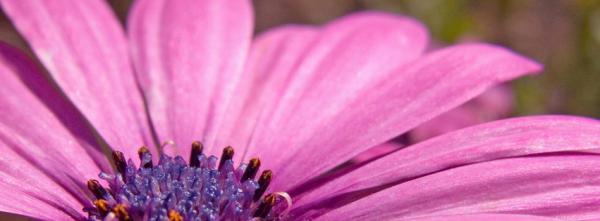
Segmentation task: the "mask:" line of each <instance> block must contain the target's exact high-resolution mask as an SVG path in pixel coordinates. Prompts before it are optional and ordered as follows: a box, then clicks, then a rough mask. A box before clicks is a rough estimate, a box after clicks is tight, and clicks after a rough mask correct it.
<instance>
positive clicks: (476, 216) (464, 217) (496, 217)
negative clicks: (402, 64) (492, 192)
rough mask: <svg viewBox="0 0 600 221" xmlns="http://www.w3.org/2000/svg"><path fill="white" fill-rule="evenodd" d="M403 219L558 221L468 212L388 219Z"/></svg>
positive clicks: (433, 220) (545, 218)
mask: <svg viewBox="0 0 600 221" xmlns="http://www.w3.org/2000/svg"><path fill="white" fill-rule="evenodd" d="M391 220H405V221H553V220H554V221H558V220H557V219H551V218H548V217H542V216H528V215H516V214H468V215H453V216H433V217H423V218H415V219H390V221H391Z"/></svg>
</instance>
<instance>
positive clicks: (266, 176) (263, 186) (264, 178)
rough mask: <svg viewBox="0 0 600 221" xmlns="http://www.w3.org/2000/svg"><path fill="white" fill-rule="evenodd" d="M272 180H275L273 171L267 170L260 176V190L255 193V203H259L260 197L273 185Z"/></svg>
mask: <svg viewBox="0 0 600 221" xmlns="http://www.w3.org/2000/svg"><path fill="white" fill-rule="evenodd" d="M271 178H273V172H272V171H271V170H265V171H263V172H262V174H260V178H258V189H256V191H255V192H254V201H258V200H259V199H260V197H261V196H262V195H263V194H264V193H265V191H267V187H269V184H270V183H271Z"/></svg>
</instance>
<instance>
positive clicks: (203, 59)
mask: <svg viewBox="0 0 600 221" xmlns="http://www.w3.org/2000/svg"><path fill="white" fill-rule="evenodd" d="M252 25H253V15H252V10H251V6H250V3H249V2H248V1H235V2H230V1H220V0H216V1H195V0H188V1H184V0H182V1H167V0H162V1H156V0H142V1H138V2H136V3H135V4H134V5H133V9H132V12H131V15H130V18H129V21H128V27H129V30H128V31H129V32H128V33H129V35H130V37H131V44H132V47H133V50H132V51H133V57H134V64H135V67H136V70H137V71H136V72H137V74H138V76H139V78H140V82H141V86H142V89H143V91H144V94H145V96H146V98H147V101H148V108H149V111H150V116H151V118H152V122H153V123H154V125H155V129H156V132H157V134H158V137H159V140H160V142H165V141H168V140H172V141H174V142H175V144H176V146H178V147H179V148H181V151H180V153H183V154H184V155H186V152H189V147H188V146H189V145H190V144H191V143H192V141H194V140H200V141H202V142H204V144H205V146H206V147H205V149H206V150H207V151H208V152H209V153H211V150H210V149H211V148H212V147H213V146H214V145H213V142H214V139H215V136H216V132H217V130H219V124H220V122H221V121H222V120H223V117H224V115H225V114H226V113H225V111H226V108H227V105H228V103H229V100H230V99H231V97H232V95H233V92H234V89H235V86H236V85H237V82H238V80H239V78H240V76H241V73H242V70H243V65H244V61H245V57H246V54H247V50H248V47H249V45H250V41H251V38H252ZM218 151H220V149H219V148H216V149H215V151H214V152H212V153H217V152H218Z"/></svg>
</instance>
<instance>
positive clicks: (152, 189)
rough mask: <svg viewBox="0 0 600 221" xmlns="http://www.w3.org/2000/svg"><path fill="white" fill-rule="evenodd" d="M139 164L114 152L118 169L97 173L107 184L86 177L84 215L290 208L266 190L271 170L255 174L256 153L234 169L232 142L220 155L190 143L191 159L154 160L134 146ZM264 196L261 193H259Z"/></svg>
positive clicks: (243, 213) (233, 216)
mask: <svg viewBox="0 0 600 221" xmlns="http://www.w3.org/2000/svg"><path fill="white" fill-rule="evenodd" d="M138 153H139V157H140V161H141V163H140V167H139V168H137V167H136V166H135V165H134V163H133V161H132V160H131V159H129V160H128V161H126V160H125V157H124V156H123V153H121V152H118V151H115V152H113V159H114V162H115V168H116V170H117V171H116V173H115V174H107V173H104V172H102V173H100V175H99V177H100V178H101V179H103V180H105V181H106V182H107V183H108V186H109V188H108V189H106V188H104V187H103V186H102V185H101V184H100V182H99V181H98V180H89V181H88V183H87V186H88V189H89V190H90V191H91V192H92V193H93V195H94V200H93V206H90V207H86V208H84V210H85V211H87V212H88V213H89V216H88V220H105V219H108V220H122V221H123V220H170V221H183V220H194V221H195V220H252V219H257V220H277V219H279V218H280V216H281V215H282V213H283V212H284V211H285V210H286V209H287V208H288V207H289V203H290V200H289V196H287V194H285V193H274V194H273V193H271V194H267V195H264V193H265V191H266V190H267V187H268V186H269V183H270V182H271V178H272V172H271V171H270V170H265V171H263V172H262V173H261V175H260V176H259V178H258V179H255V177H256V174H257V172H258V170H259V167H260V160H259V159H258V158H254V159H251V160H250V161H249V162H248V164H245V163H243V164H241V165H240V166H239V167H237V168H234V164H233V160H232V158H233V154H234V150H233V148H231V147H227V148H225V149H223V154H222V156H221V158H220V160H219V158H218V157H216V156H209V157H208V156H206V155H204V154H203V153H202V144H201V143H200V142H194V143H193V144H192V151H191V154H190V160H189V162H190V163H189V164H187V163H186V162H185V160H184V159H183V158H182V157H181V156H176V157H174V158H173V157H170V156H167V155H164V154H163V155H161V156H160V160H159V162H158V164H157V165H154V164H153V163H152V154H151V153H150V151H149V150H148V149H147V148H146V147H142V148H140V149H139V151H138ZM263 195H264V196H263Z"/></svg>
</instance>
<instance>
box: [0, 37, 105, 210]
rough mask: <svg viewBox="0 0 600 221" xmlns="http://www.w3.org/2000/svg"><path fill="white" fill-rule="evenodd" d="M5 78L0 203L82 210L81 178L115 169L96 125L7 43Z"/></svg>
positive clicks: (1, 67) (0, 63)
mask: <svg viewBox="0 0 600 221" xmlns="http://www.w3.org/2000/svg"><path fill="white" fill-rule="evenodd" d="M0 79H2V87H0V106H1V107H2V108H0V116H3V117H2V118H0V153H2V154H0V173H1V174H2V175H0V177H2V179H1V180H0V185H1V186H2V187H1V188H0V190H1V191H2V192H1V193H0V195H2V196H3V199H5V200H1V201H0V204H2V205H0V209H2V210H3V211H8V212H14V213H19V214H24V215H30V216H36V217H40V218H46V219H50V218H52V219H58V218H60V217H65V216H67V215H69V214H66V212H63V211H60V210H59V209H62V210H67V209H71V210H73V208H75V210H74V212H73V211H70V212H71V213H70V215H73V214H77V215H79V216H81V215H80V213H81V212H80V209H81V208H82V203H81V202H84V201H86V199H85V192H83V191H82V189H81V184H82V183H84V182H85V181H86V180H87V179H89V178H92V177H95V176H96V175H97V174H98V173H99V172H100V168H103V169H105V170H107V169H110V167H109V166H108V162H107V161H106V158H105V157H104V156H103V154H102V152H101V150H99V149H96V148H97V147H98V146H99V145H98V143H96V140H95V138H94V137H93V135H92V131H91V129H90V128H89V127H88V126H87V125H86V122H85V120H84V119H83V117H82V116H81V115H80V114H79V113H78V112H77V110H76V109H75V107H74V106H73V105H72V104H70V103H69V102H68V101H67V100H65V99H64V98H63V97H62V95H61V94H60V93H59V92H58V91H57V90H55V89H54V88H53V87H52V85H51V84H50V82H48V81H47V80H46V79H45V76H44V75H43V74H42V73H41V72H40V71H39V70H38V69H37V68H36V65H35V64H34V63H33V62H32V61H30V60H29V59H28V58H26V57H25V56H24V55H23V54H22V53H20V52H19V51H17V49H14V48H12V47H9V46H7V45H5V44H0ZM6 199H11V200H6ZM45 201H48V202H53V203H56V204H58V207H59V208H55V207H54V206H52V205H49V204H48V203H47V202H45Z"/></svg>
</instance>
